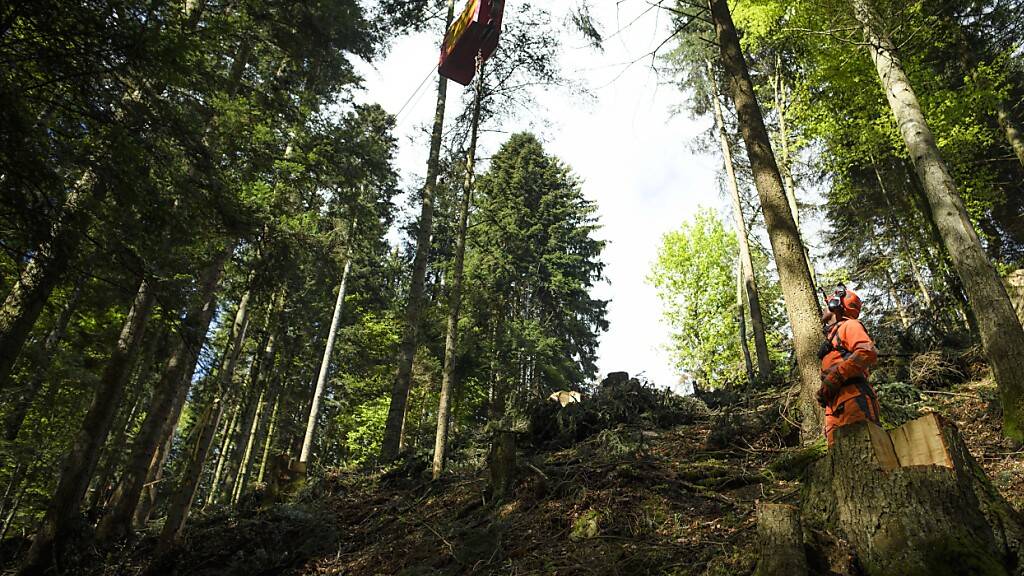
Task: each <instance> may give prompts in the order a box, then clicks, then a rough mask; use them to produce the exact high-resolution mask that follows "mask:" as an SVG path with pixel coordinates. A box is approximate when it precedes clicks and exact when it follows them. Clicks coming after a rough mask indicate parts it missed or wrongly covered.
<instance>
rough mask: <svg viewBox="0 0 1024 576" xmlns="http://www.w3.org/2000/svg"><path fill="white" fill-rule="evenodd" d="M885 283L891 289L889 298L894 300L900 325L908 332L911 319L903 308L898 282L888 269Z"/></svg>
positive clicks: (893, 303)
mask: <svg viewBox="0 0 1024 576" xmlns="http://www.w3.org/2000/svg"><path fill="white" fill-rule="evenodd" d="M885 281H886V284H887V287H888V289H889V298H890V299H892V305H893V307H894V308H896V314H898V315H899V317H900V325H901V326H903V329H904V330H906V329H907V328H910V318H909V317H908V316H907V310H906V309H905V308H904V307H903V301H902V300H901V299H900V294H899V291H897V290H896V281H895V280H893V278H892V274H891V273H889V269H888V268H886V269H885Z"/></svg>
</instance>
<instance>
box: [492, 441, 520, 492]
mask: <svg viewBox="0 0 1024 576" xmlns="http://www.w3.org/2000/svg"><path fill="white" fill-rule="evenodd" d="M516 434H517V433H516V432H515V431H513V430H498V431H496V432H495V433H494V439H493V440H491V449H490V452H488V454H487V470H488V477H489V479H490V489H491V501H492V502H501V501H502V500H503V499H504V498H505V497H506V496H508V495H509V494H511V493H512V489H513V488H514V487H515V482H516V466H517V465H516Z"/></svg>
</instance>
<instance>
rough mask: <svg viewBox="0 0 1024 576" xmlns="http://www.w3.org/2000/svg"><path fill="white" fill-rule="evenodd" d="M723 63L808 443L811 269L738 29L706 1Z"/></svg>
mask: <svg viewBox="0 0 1024 576" xmlns="http://www.w3.org/2000/svg"><path fill="white" fill-rule="evenodd" d="M709 2H710V6H711V16H712V19H713V20H714V22H715V30H716V36H717V39H718V44H719V47H720V48H721V52H722V62H723V64H724V67H725V70H726V73H727V74H728V77H729V88H730V91H731V92H732V99H733V103H734V104H735V107H736V115H737V118H738V121H739V125H740V131H741V133H742V135H743V141H744V142H745V143H746V147H747V156H748V158H749V159H750V166H751V169H752V170H753V173H754V184H755V186H756V187H757V192H758V195H759V196H760V198H761V210H762V212H763V213H764V220H765V225H766V226H767V228H768V237H769V239H770V240H771V244H772V252H773V253H774V255H775V264H776V266H777V268H778V271H779V281H780V283H781V284H782V294H783V296H784V298H785V301H786V313H787V315H788V316H789V323H790V326H792V329H793V341H794V348H795V356H796V361H797V367H798V370H799V375H800V398H801V408H802V412H803V430H802V434H801V436H802V437H803V439H804V440H805V441H810V440H812V439H814V438H817V437H819V436H820V435H821V430H822V421H823V420H822V417H823V414H822V411H821V408H820V407H819V406H818V402H817V400H816V399H815V394H816V393H817V391H818V387H819V386H820V385H821V378H820V374H819V365H818V345H819V344H820V341H821V333H820V323H819V322H820V309H819V307H818V301H817V297H816V296H815V294H814V283H813V282H812V280H811V275H810V268H809V266H808V263H807V258H806V256H805V252H804V246H803V243H802V242H801V240H800V232H799V230H797V227H796V221H794V219H793V212H792V210H790V208H789V201H788V200H787V198H786V192H785V189H784V187H783V184H782V176H781V175H780V174H779V167H778V165H776V163H775V154H774V153H773V152H772V147H771V140H770V138H769V136H768V130H767V129H766V128H765V125H764V116H763V115H762V114H761V108H760V106H759V105H758V103H757V98H756V96H755V95H754V87H753V84H751V81H750V74H749V72H748V71H747V65H746V62H744V60H743V52H742V50H741V49H740V43H739V38H738V37H737V36H736V28H735V26H734V25H733V22H732V15H731V14H730V13H729V6H728V4H727V0H709Z"/></svg>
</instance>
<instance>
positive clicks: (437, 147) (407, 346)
mask: <svg viewBox="0 0 1024 576" xmlns="http://www.w3.org/2000/svg"><path fill="white" fill-rule="evenodd" d="M454 13H455V0H448V16H447V19H446V20H445V22H446V24H445V30H447V29H448V28H449V27H450V26H451V23H452V18H453V16H454ZM447 94H448V79H447V78H445V77H444V76H440V75H439V76H438V81H437V107H436V109H435V111H434V129H433V132H432V133H431V136H430V155H429V156H428V158H427V181H426V184H425V185H424V187H423V207H422V210H421V211H420V220H419V226H418V228H417V230H416V256H415V258H414V259H413V265H412V280H411V282H410V284H409V301H408V303H407V304H406V308H405V324H404V326H403V327H402V342H401V344H399V347H398V371H397V373H396V374H395V381H394V385H393V386H392V388H391V403H390V404H389V405H388V415H387V421H386V423H385V426H384V439H383V441H382V442H381V449H380V457H381V460H383V461H384V462H390V461H392V460H394V459H395V458H397V457H398V453H399V452H401V451H402V428H403V427H404V424H405V410H406V403H408V401H409V389H410V386H411V385H412V363H413V358H414V356H415V355H416V344H417V341H418V339H419V324H420V312H421V308H422V307H423V286H424V282H425V280H426V275H427V258H428V257H429V256H430V233H431V227H432V226H433V218H434V189H435V188H436V186H437V173H438V158H439V156H440V153H441V136H442V132H443V130H444V109H445V101H446V99H447Z"/></svg>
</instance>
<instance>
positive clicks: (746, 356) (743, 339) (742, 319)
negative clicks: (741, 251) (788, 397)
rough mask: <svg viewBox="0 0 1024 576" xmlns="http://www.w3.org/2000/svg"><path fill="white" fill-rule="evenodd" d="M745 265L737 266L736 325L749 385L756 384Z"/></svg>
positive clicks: (738, 264)
mask: <svg viewBox="0 0 1024 576" xmlns="http://www.w3.org/2000/svg"><path fill="white" fill-rule="evenodd" d="M742 268H743V265H742V264H740V263H739V262H737V266H736V325H737V326H738V327H739V339H740V352H742V353H743V368H744V369H745V371H746V373H747V383H748V384H750V385H753V384H754V381H755V377H754V363H753V362H752V361H751V360H750V345H749V344H747V318H746V316H747V314H746V310H745V306H744V305H743V300H744V299H745V295H744V294H743V271H742Z"/></svg>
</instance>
